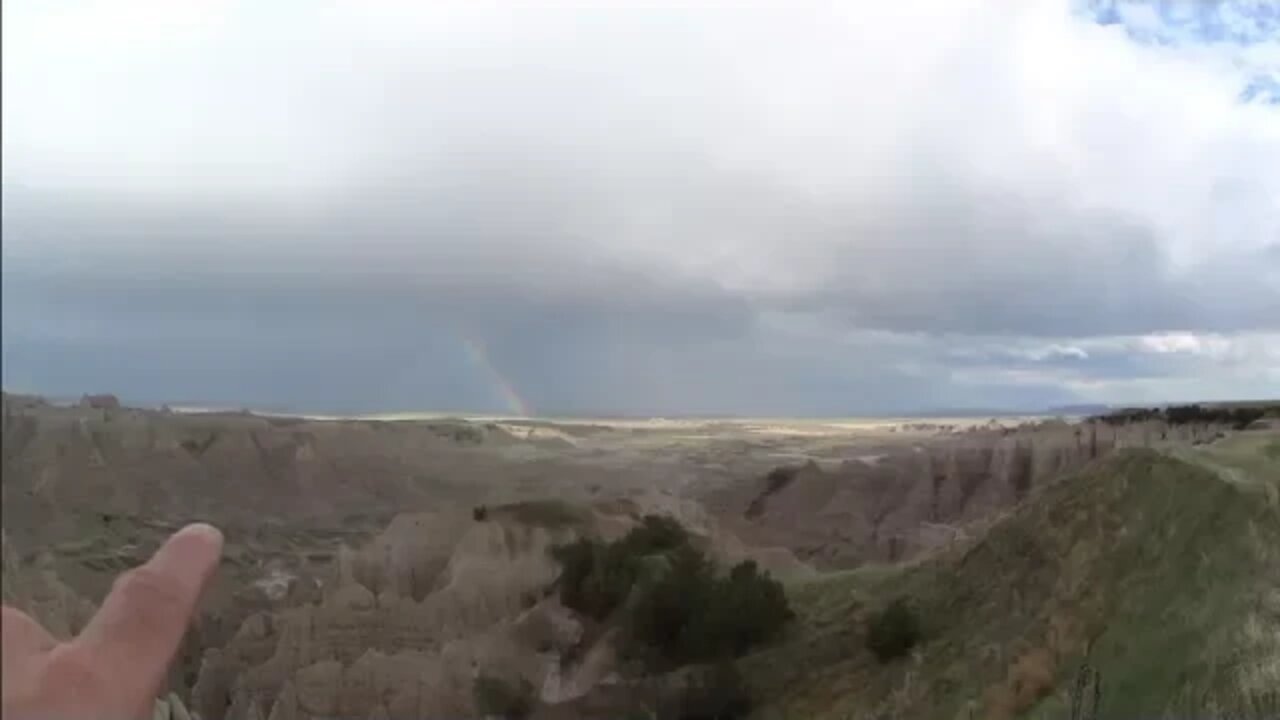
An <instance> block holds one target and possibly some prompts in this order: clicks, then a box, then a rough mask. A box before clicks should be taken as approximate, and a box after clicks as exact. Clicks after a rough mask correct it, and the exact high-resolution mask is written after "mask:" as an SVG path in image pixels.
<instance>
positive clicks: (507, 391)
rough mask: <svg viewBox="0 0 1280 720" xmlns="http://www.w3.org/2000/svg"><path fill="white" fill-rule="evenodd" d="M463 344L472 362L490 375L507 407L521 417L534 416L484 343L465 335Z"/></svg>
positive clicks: (528, 405)
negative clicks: (494, 362) (490, 355)
mask: <svg viewBox="0 0 1280 720" xmlns="http://www.w3.org/2000/svg"><path fill="white" fill-rule="evenodd" d="M462 345H463V347H465V348H466V349H467V356H468V357H469V358H471V362H472V363H474V364H475V365H477V366H478V367H479V368H480V369H481V370H483V371H484V372H485V374H487V375H488V376H489V379H490V380H492V381H493V385H494V387H495V388H496V389H497V391H498V394H499V395H501V396H502V400H503V402H505V403H506V404H507V409H508V410H510V411H511V412H512V413H514V414H516V415H519V416H521V417H532V416H533V407H532V406H531V405H530V404H529V403H528V402H526V401H525V399H524V398H522V397H520V393H519V392H517V391H516V388H515V385H513V384H512V383H511V381H510V380H507V377H506V376H505V375H503V374H502V373H501V372H499V371H498V368H497V366H495V365H494V364H493V360H491V359H490V358H489V351H488V350H486V349H485V346H484V344H483V343H481V342H480V341H479V340H477V339H475V338H471V337H467V336H465V335H464V336H462Z"/></svg>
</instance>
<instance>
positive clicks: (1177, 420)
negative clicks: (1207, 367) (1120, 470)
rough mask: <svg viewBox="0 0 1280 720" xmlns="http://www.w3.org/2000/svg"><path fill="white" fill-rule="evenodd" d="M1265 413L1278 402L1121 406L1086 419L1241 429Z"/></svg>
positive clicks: (1278, 412)
mask: <svg viewBox="0 0 1280 720" xmlns="http://www.w3.org/2000/svg"><path fill="white" fill-rule="evenodd" d="M1267 415H1275V416H1280V403H1278V404H1274V405H1250V406H1239V407H1222V406H1219V407H1214V406H1205V405H1199V404H1191V405H1171V406H1169V407H1163V408H1161V407H1155V408H1124V409H1122V410H1115V411H1113V412H1110V413H1107V414H1105V415H1095V416H1093V417H1091V418H1089V419H1090V420H1091V421H1094V422H1102V423H1106V424H1107V425H1112V426H1117V425H1128V424H1129V423H1139V422H1149V421H1163V422H1166V423H1168V424H1170V425H1193V424H1194V425H1230V426H1231V427H1233V428H1235V429H1237V430H1243V429H1245V428H1247V427H1248V426H1249V425H1251V424H1252V423H1254V422H1255V421H1257V420H1259V419H1261V418H1263V417H1265V416H1267Z"/></svg>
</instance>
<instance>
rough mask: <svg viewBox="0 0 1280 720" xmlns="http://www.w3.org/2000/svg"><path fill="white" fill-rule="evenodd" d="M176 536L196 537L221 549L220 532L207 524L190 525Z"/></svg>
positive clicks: (221, 539)
mask: <svg viewBox="0 0 1280 720" xmlns="http://www.w3.org/2000/svg"><path fill="white" fill-rule="evenodd" d="M178 534H179V535H190V536H192V537H198V538H201V539H202V540H204V541H205V542H207V543H210V544H212V545H216V546H218V547H222V541H223V538H222V531H221V530H219V529H218V528H216V527H214V526H212V525H210V524H208V523H192V524H190V525H188V526H186V527H184V528H182V529H181V530H179V531H178Z"/></svg>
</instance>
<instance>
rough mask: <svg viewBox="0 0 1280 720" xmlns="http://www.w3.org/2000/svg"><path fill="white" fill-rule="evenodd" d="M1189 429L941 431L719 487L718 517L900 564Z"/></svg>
mask: <svg viewBox="0 0 1280 720" xmlns="http://www.w3.org/2000/svg"><path fill="white" fill-rule="evenodd" d="M1187 432H1192V431H1189V430H1185V429H1172V428H1168V427H1160V426H1156V425H1153V424H1134V425H1131V426H1122V427H1112V426H1107V425H1103V424H1101V423H1094V424H1084V425H1071V424H1067V423H1063V422H1051V423H1043V424H1040V425H1033V426H1026V427H1021V428H1017V429H1012V428H999V429H980V430H978V431H974V432H969V433H963V434H954V435H947V436H944V437H942V438H941V439H937V440H935V441H933V442H930V443H928V444H921V445H917V446H915V447H913V448H909V449H899V450H898V451H896V452H895V453H889V454H886V455H884V456H878V457H877V458H876V461H875V462H866V461H865V460H864V459H861V458H860V459H856V460H848V461H845V462H843V463H842V464H840V465H839V466H838V467H835V468H824V467H822V466H820V465H818V464H816V463H812V462H811V463H808V464H805V465H803V466H786V467H782V468H779V469H776V470H774V471H773V472H770V473H768V474H767V475H765V476H764V477H762V478H760V480H759V481H758V482H757V483H756V484H755V485H754V486H753V487H752V488H750V489H749V490H748V491H747V492H743V491H742V490H740V489H737V488H731V489H730V490H728V491H725V492H723V493H722V497H721V502H720V504H721V505H722V506H723V507H726V508H727V509H728V511H727V512H725V513H722V515H721V518H722V520H723V521H724V522H725V523H726V525H727V527H728V528H729V529H730V530H732V531H733V532H734V533H736V534H737V535H740V536H741V537H743V538H746V539H748V540H749V541H751V542H752V543H754V544H773V545H779V546H783V547H787V548H791V549H793V550H795V553H796V554H797V555H798V556H799V557H800V559H802V560H805V561H809V562H813V563H816V564H818V565H820V566H823V567H851V566H856V565H859V564H862V563H866V562H886V561H896V560H903V559H907V558H911V557H914V556H917V555H919V554H920V553H922V552H925V551H927V550H930V549H931V548H935V547H938V546H940V545H945V544H947V543H949V542H951V541H953V540H955V539H956V538H958V537H963V536H964V535H965V532H966V531H965V527H966V526H967V525H968V524H970V523H972V522H975V521H977V520H980V519H984V518H988V517H990V516H991V515H992V514H993V513H995V512H998V511H999V510H1001V509H1003V508H1007V507H1010V506H1012V505H1013V504H1015V503H1017V502H1018V501H1019V500H1020V499H1022V498H1023V497H1025V496H1026V495H1028V494H1029V493H1031V492H1033V491H1034V489H1035V488H1037V487H1039V486H1042V485H1044V484H1045V483H1048V482H1051V481H1053V480H1054V479H1055V478H1057V477H1060V476H1062V475H1064V474H1065V473H1068V472H1070V471H1072V470H1075V469H1078V468H1080V467H1082V466H1083V465H1085V464H1086V463H1089V462H1091V461H1093V460H1095V459H1097V458H1100V457H1102V456H1105V455H1108V454H1110V453H1111V452H1113V451H1114V450H1116V449H1117V448H1121V447H1133V446H1153V445H1157V444H1159V443H1161V442H1168V441H1186V440H1189V439H1191V438H1189V437H1184V435H1186V433H1187ZM724 496H727V497H729V498H730V500H728V501H727V502H726V501H724Z"/></svg>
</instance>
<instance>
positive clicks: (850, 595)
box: [743, 434, 1280, 719]
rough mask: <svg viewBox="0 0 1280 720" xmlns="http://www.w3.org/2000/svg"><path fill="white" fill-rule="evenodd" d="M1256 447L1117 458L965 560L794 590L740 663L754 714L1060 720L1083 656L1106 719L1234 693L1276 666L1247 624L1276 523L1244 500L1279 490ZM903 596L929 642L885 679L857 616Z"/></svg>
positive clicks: (1271, 580)
mask: <svg viewBox="0 0 1280 720" xmlns="http://www.w3.org/2000/svg"><path fill="white" fill-rule="evenodd" d="M1245 435H1248V434H1245ZM1242 437H1244V436H1242ZM1269 442H1270V440H1268V439H1266V438H1263V439H1262V440H1258V439H1255V438H1245V439H1241V440H1233V441H1232V442H1225V441H1224V442H1223V443H1215V444H1214V446H1209V447H1210V448H1211V449H1206V450H1205V451H1203V452H1200V453H1198V454H1197V455H1196V456H1193V457H1192V456H1185V457H1184V456H1180V457H1169V456H1166V455H1161V454H1159V453H1156V452H1153V451H1148V450H1130V451H1124V452H1122V453H1119V454H1118V455H1116V456H1114V457H1112V458H1109V459H1107V460H1105V461H1103V462H1100V463H1097V464H1095V465H1093V466H1091V467H1090V468H1089V469H1087V470H1086V471H1084V472H1082V473H1080V474H1079V475H1078V476H1076V477H1073V478H1070V479H1068V480H1066V481H1064V482H1061V483H1058V484H1056V485H1053V486H1050V487H1048V488H1045V489H1044V490H1043V491H1042V492H1040V493H1039V494H1036V495H1033V496H1032V497H1031V498H1030V499H1029V500H1028V501H1027V502H1026V503H1024V504H1023V505H1022V506H1021V507H1020V508H1019V509H1018V510H1017V511H1016V512H1015V513H1013V514H1012V515H1011V516H1010V517H1008V518H1006V519H1005V520H1003V521H1001V522H998V523H996V524H995V525H994V526H993V527H992V528H991V529H990V531H989V532H988V533H987V534H986V536H985V537H982V538H980V539H978V540H976V541H973V542H971V543H970V544H968V545H966V546H963V547H957V548H954V549H952V550H950V551H948V552H946V553H944V554H942V555H940V556H938V557H935V558H933V559H931V560H928V561H924V562H921V563H919V564H917V565H915V566H913V567H906V568H901V569H898V570H895V569H892V568H876V569H868V570H866V571H854V572H852V573H841V574H838V575H832V576H826V577H823V578H820V579H817V580H814V581H811V582H808V583H805V584H803V585H796V586H793V587H792V588H791V593H792V604H793V606H794V607H795V609H796V611H797V614H798V616H799V621H798V622H797V623H796V626H795V627H793V628H792V630H791V631H790V633H789V635H788V638H787V640H786V641H785V642H784V643H782V644H781V645H779V646H778V647H775V648H773V649H771V650H768V651H765V652H762V653H758V654H757V655H756V656H753V657H752V658H749V659H748V660H747V661H745V662H744V663H743V668H744V672H745V673H746V674H747V676H748V678H749V679H750V681H751V682H752V684H753V687H755V688H756V689H757V690H758V691H759V692H760V693H761V694H762V695H763V696H765V697H767V698H770V699H771V702H769V703H768V704H767V707H766V708H765V709H764V710H762V711H761V712H760V713H758V714H759V716H760V717H770V718H772V717H779V718H782V717H814V718H819V717H839V718H858V717H876V716H878V715H879V714H888V715H890V716H892V715H895V714H896V715H897V716H898V717H929V718H954V717H964V716H965V715H966V714H967V712H969V709H970V708H973V709H974V710H973V711H974V714H975V717H1026V718H1046V719H1048V718H1054V719H1056V718H1061V717H1064V716H1065V713H1066V700H1065V697H1064V692H1063V689H1065V688H1068V687H1069V686H1070V684H1071V681H1072V679H1073V677H1074V675H1075V673H1076V670H1077V668H1078V666H1079V663H1080V662H1081V661H1082V660H1085V659H1086V658H1087V660H1088V661H1089V662H1090V663H1091V664H1092V665H1093V666H1095V667H1097V668H1098V669H1099V670H1100V672H1101V674H1102V684H1103V688H1104V697H1103V705H1102V708H1103V711H1102V717H1108V718H1109V717H1135V716H1149V717H1159V716H1161V714H1162V713H1163V712H1164V711H1165V710H1166V709H1168V708H1169V707H1170V705H1171V704H1172V703H1174V702H1175V700H1176V699H1177V698H1178V697H1179V696H1180V695H1185V694H1186V693H1187V692H1188V691H1196V692H1199V693H1201V694H1202V695H1203V694H1206V693H1212V694H1216V695H1219V696H1222V695H1224V694H1226V695H1230V694H1232V693H1235V694H1237V695H1238V694H1240V692H1241V684H1242V678H1244V677H1246V676H1248V675H1249V673H1250V672H1254V671H1256V672H1254V674H1257V673H1258V672H1263V673H1264V675H1265V671H1267V669H1268V668H1272V669H1274V668H1275V667H1276V663H1277V659H1280V647H1277V646H1276V645H1278V644H1280V641H1278V642H1276V643H1270V644H1269V641H1268V639H1267V638H1268V637H1269V636H1268V635H1267V634H1266V633H1261V634H1259V633H1258V632H1256V627H1257V626H1256V623H1255V625H1254V626H1253V627H1254V630H1253V631H1252V632H1251V630H1250V626H1249V625H1248V621H1249V619H1250V618H1253V619H1254V620H1259V618H1261V620H1260V621H1261V622H1267V621H1268V620H1267V618H1263V617H1262V616H1260V615H1259V613H1260V612H1261V611H1260V610H1259V607H1260V603H1262V602H1263V598H1264V597H1265V596H1266V594H1267V593H1269V592H1273V591H1274V592H1278V593H1280V579H1278V578H1276V577H1275V572H1276V570H1275V569H1276V567H1277V566H1276V564H1275V561H1276V556H1275V553H1276V552H1277V551H1276V550H1275V549H1276V548H1280V515H1278V511H1277V508H1276V507H1275V505H1274V504H1272V503H1269V502H1259V501H1258V492H1257V491H1258V489H1259V488H1260V487H1261V488H1265V487H1268V486H1269V483H1271V478H1280V474H1269V473H1272V472H1274V470H1275V465H1274V464H1273V463H1272V462H1271V461H1270V460H1269V458H1268V457H1267V452H1266V450H1265V449H1266V448H1268V447H1270V446H1269V444H1268V443H1269ZM1224 467H1225V468H1228V469H1231V470H1232V471H1233V472H1231V473H1228V475H1230V476H1231V477H1230V478H1228V479H1230V480H1232V481H1230V482H1224V476H1223V473H1222V472H1221V469H1222V468H1224ZM1259 473H1260V474H1259ZM899 595H906V596H909V597H911V598H912V599H913V601H914V603H915V604H916V605H917V606H918V607H919V608H920V612H921V615H922V619H923V621H924V623H925V633H926V637H925V640H924V641H923V643H922V644H921V645H920V646H919V647H918V648H917V650H916V652H915V654H914V657H913V658H910V659H904V660H898V661H895V662H892V663H888V664H885V665H881V664H879V663H877V662H876V661H875V660H874V658H873V657H871V654H870V653H869V652H868V651H866V650H865V648H864V647H863V634H864V632H865V619H866V617H867V615H868V614H869V613H870V612H872V611H874V610H876V609H878V608H880V607H883V605H884V604H886V603H888V602H889V601H890V600H891V599H892V598H894V597H897V596H899ZM1275 620H1276V619H1275V618H1273V619H1271V620H1270V621H1273V622H1274V621H1275ZM1268 677H1269V676H1268ZM1256 691H1257V689H1256V688H1255V689H1254V690H1253V691H1246V692H1256Z"/></svg>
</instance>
